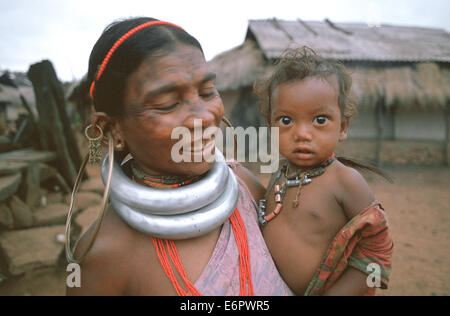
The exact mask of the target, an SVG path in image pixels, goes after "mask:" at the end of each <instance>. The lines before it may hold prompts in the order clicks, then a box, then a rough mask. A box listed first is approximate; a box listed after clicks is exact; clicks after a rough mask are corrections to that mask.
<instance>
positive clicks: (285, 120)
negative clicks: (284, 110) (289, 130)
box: [279, 116, 292, 126]
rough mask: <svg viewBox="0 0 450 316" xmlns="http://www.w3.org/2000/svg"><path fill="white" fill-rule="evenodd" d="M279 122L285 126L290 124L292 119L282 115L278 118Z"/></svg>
mask: <svg viewBox="0 0 450 316" xmlns="http://www.w3.org/2000/svg"><path fill="white" fill-rule="evenodd" d="M279 122H280V124H281V125H284V126H287V125H290V124H291V123H292V120H291V118H290V117H287V116H283V117H281V118H280V121H279Z"/></svg>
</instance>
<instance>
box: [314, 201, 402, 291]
mask: <svg viewBox="0 0 450 316" xmlns="http://www.w3.org/2000/svg"><path fill="white" fill-rule="evenodd" d="M392 253H393V242H392V238H391V232H390V230H389V227H388V222H387V219H386V215H385V212H384V209H383V208H382V207H381V205H380V204H379V203H378V202H374V203H372V205H370V206H369V207H368V208H366V209H365V210H364V211H362V212H361V213H360V214H359V215H357V216H355V217H354V218H353V219H352V220H350V221H349V222H348V223H347V224H346V225H345V226H344V227H343V228H342V229H341V230H340V231H339V233H338V234H337V235H336V237H335V238H334V240H333V242H332V243H331V245H330V246H329V247H328V250H327V252H326V253H325V255H324V257H323V259H322V263H321V264H320V266H319V268H318V270H317V272H316V274H315V275H314V277H313V279H312V281H311V283H310V284H309V286H308V289H307V290H306V292H305V295H321V294H322V293H324V292H325V291H326V290H327V289H329V288H330V287H331V286H332V285H333V284H334V283H335V282H336V280H337V279H338V278H339V276H340V275H341V274H342V273H343V272H344V271H345V269H346V268H347V267H348V266H351V267H353V268H355V269H358V270H360V271H362V272H363V273H366V274H371V273H372V272H374V271H376V270H370V269H369V271H368V268H367V267H368V265H369V264H370V263H376V264H378V265H379V267H380V272H381V288H382V289H386V288H387V286H388V281H389V275H390V273H391V261H392ZM365 295H375V287H372V288H370V289H369V290H368V292H367V293H366V294H365Z"/></svg>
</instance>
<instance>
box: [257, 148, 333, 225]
mask: <svg viewBox="0 0 450 316" xmlns="http://www.w3.org/2000/svg"><path fill="white" fill-rule="evenodd" d="M334 160H336V158H334V153H333V154H332V155H331V156H330V157H329V158H328V159H327V160H326V161H325V162H323V163H322V164H321V165H320V166H318V167H316V168H314V169H311V170H308V171H302V170H301V169H299V170H297V171H296V172H294V173H292V174H289V166H288V163H286V164H284V166H283V167H281V169H280V171H278V174H277V176H276V180H275V182H274V183H276V184H275V192H274V193H275V203H276V207H275V209H274V210H273V211H272V212H271V213H270V214H269V215H266V203H267V200H266V199H262V200H259V205H258V219H259V223H260V224H261V225H263V226H265V225H267V223H268V222H270V221H271V220H272V219H274V218H275V217H276V216H277V215H278V214H279V213H280V212H281V209H282V207H283V203H282V202H283V199H284V196H285V194H286V191H287V188H289V187H298V189H297V194H296V195H295V200H294V201H293V207H294V208H297V207H298V204H299V202H298V198H299V196H300V189H301V187H302V186H304V185H307V184H310V183H311V181H312V180H311V178H314V177H318V176H320V175H321V174H323V173H324V172H325V169H326V167H328V166H329V165H330V164H331V163H332V162H333V161H334ZM282 176H283V177H284V178H285V181H284V182H283V184H280V179H281V177H282ZM269 190H271V188H269Z"/></svg>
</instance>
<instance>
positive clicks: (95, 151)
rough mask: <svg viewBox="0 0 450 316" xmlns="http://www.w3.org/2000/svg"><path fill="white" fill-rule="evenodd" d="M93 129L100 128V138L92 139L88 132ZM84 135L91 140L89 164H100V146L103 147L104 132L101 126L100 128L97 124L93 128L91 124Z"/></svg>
mask: <svg viewBox="0 0 450 316" xmlns="http://www.w3.org/2000/svg"><path fill="white" fill-rule="evenodd" d="M91 127H96V128H98V129H99V130H100V136H98V137H96V138H92V137H90V136H89V134H88V130H89V129H90V128H91ZM84 134H85V135H86V137H87V139H88V140H89V163H90V164H93V165H96V164H99V163H100V161H101V160H102V157H101V151H100V146H101V145H102V138H103V131H102V129H101V128H100V126H98V125H97V124H95V125H94V126H92V124H90V125H88V126H87V127H86V129H85V130H84Z"/></svg>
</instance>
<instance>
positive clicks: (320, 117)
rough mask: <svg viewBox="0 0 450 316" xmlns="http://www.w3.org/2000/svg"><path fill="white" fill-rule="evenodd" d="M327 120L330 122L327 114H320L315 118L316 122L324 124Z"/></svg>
mask: <svg viewBox="0 0 450 316" xmlns="http://www.w3.org/2000/svg"><path fill="white" fill-rule="evenodd" d="M326 122H328V117H326V116H318V117H316V118H315V119H314V121H313V123H314V124H319V125H324V124H325V123H326Z"/></svg>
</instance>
